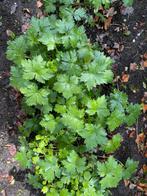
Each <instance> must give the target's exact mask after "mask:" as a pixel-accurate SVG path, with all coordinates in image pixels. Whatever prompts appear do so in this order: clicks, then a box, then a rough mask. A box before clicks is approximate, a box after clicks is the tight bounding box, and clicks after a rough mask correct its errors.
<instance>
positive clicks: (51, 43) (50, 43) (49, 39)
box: [39, 33, 56, 51]
mask: <svg viewBox="0 0 147 196" xmlns="http://www.w3.org/2000/svg"><path fill="white" fill-rule="evenodd" d="M39 41H40V42H41V43H42V44H44V45H46V46H47V49H48V51H50V50H54V49H55V47H56V38H55V35H53V34H52V33H45V34H43V35H42V36H41V37H40V38H39Z"/></svg>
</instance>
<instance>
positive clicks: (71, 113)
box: [7, 2, 140, 195]
mask: <svg viewBox="0 0 147 196" xmlns="http://www.w3.org/2000/svg"><path fill="white" fill-rule="evenodd" d="M71 3H72V2H71ZM7 57H8V59H9V60H11V61H13V62H14V64H15V65H14V66H12V69H11V84H12V86H13V87H15V88H16V89H17V90H19V91H20V92H21V93H22V95H23V96H24V98H23V107H24V109H25V111H26V113H27V114H28V120H26V121H25V122H24V125H23V126H22V127H21V131H22V133H23V135H24V137H22V138H21V145H22V146H21V148H20V152H18V153H17V157H16V158H17V160H19V162H20V164H21V165H22V167H23V168H28V169H30V170H32V171H33V172H34V173H33V174H30V175H29V182H30V183H31V184H32V185H33V186H34V187H35V188H40V189H42V192H43V193H45V194H46V195H89V194H92V195H107V194H108V191H109V189H110V188H112V187H116V186H117V185H118V183H119V182H120V181H121V180H122V179H128V178H130V177H131V175H132V174H133V172H134V171H135V169H136V168H137V162H135V161H133V160H131V159H128V160H127V162H126V164H125V165H123V164H122V163H119V162H118V161H117V160H116V159H115V158H114V157H113V156H112V154H113V152H114V151H115V150H117V149H118V148H119V147H120V145H121V141H122V137H121V135H120V134H116V132H115V130H116V129H117V128H118V127H119V126H121V125H122V124H126V125H128V126H131V125H133V124H134V123H135V121H136V119H137V117H138V115H139V111H140V106H139V105H137V104H136V105H133V104H129V103H128V98H127V96H126V94H124V93H122V92H120V91H118V90H116V89H111V91H110V92H104V90H103V87H104V85H106V84H108V83H112V81H113V73H112V71H111V65H112V63H113V62H112V60H111V59H110V58H109V57H106V56H105V55H104V53H102V52H100V51H99V48H97V47H96V46H95V45H92V44H91V43H90V41H89V40H88V38H87V36H86V33H85V29H84V26H82V25H81V26H79V25H77V24H76V18H75V16H71V17H70V18H67V17H64V15H58V16H56V15H52V16H49V17H44V18H42V19H35V18H33V19H32V22H31V27H30V28H29V30H28V31H27V32H26V34H24V35H22V36H20V37H18V38H16V39H15V40H14V41H10V42H9V46H8V50H7ZM102 155H103V156H102Z"/></svg>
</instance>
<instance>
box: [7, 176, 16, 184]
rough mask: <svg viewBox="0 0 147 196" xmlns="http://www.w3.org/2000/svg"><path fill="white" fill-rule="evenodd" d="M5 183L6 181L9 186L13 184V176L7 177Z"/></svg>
mask: <svg viewBox="0 0 147 196" xmlns="http://www.w3.org/2000/svg"><path fill="white" fill-rule="evenodd" d="M7 181H8V183H9V184H14V182H15V180H14V177H13V176H8V177H7Z"/></svg>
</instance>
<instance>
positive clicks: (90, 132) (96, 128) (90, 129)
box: [78, 124, 107, 150]
mask: <svg viewBox="0 0 147 196" xmlns="http://www.w3.org/2000/svg"><path fill="white" fill-rule="evenodd" d="M78 134H79V135H80V136H81V137H83V138H84V139H85V144H86V147H87V149H88V150H91V149H93V148H95V147H97V145H102V146H103V145H104V144H105V143H106V142H107V138H106V135H107V134H106V132H105V130H104V129H103V128H102V127H101V126H100V125H93V124H86V125H85V129H81V130H80V131H78Z"/></svg>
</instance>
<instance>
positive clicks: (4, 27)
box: [0, 0, 147, 196]
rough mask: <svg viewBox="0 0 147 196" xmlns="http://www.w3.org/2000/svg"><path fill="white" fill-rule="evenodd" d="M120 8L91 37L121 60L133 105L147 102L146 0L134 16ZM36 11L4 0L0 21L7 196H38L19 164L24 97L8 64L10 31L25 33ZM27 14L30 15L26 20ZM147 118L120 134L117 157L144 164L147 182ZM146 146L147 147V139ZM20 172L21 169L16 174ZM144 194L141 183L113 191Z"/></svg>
mask: <svg viewBox="0 0 147 196" xmlns="http://www.w3.org/2000/svg"><path fill="white" fill-rule="evenodd" d="M24 2H26V1H24ZM15 3H16V4H17V7H16V8H15ZM114 7H115V11H117V13H116V14H115V15H114V16H113V19H112V22H111V24H110V27H109V28H108V29H107V30H103V29H101V27H100V26H98V27H97V28H91V29H90V30H88V31H87V34H88V36H89V37H90V39H91V41H92V42H95V41H96V42H98V43H100V44H101V46H102V48H103V50H104V51H105V53H106V54H107V55H110V56H111V57H112V58H114V59H115V64H114V65H113V70H114V73H115V84H116V86H117V87H118V88H119V89H121V90H123V91H125V92H126V93H127V94H128V96H129V100H130V101H131V102H133V103H142V102H143V103H144V102H145V99H146V97H145V91H146V89H145V88H146V74H147V73H146V67H144V62H145V60H146V59H144V58H146V57H144V55H145V53H146V52H147V40H146V37H147V24H146V23H145V22H146V21H145V18H147V10H146V2H145V0H142V1H135V3H134V6H133V9H134V10H131V11H128V14H125V15H123V14H122V13H124V12H123V9H124V8H123V7H122V6H121V4H120V3H116V4H114ZM35 10H36V8H35V4H34V3H32V2H29V1H28V2H26V3H23V1H19V0H17V1H12V0H11V1H8V0H3V1H0V16H2V18H1V20H0V22H1V26H0V34H1V37H0V56H1V62H0V76H1V78H0V87H1V88H0V98H1V104H0V111H1V119H0V122H1V123H0V152H1V154H0V183H1V184H2V185H0V189H1V190H0V191H2V192H1V193H2V194H3V195H8V196H9V195H17V194H19V193H20V194H21V195H22V194H23V195H24V196H25V195H32V194H33V193H31V191H29V190H28V186H26V178H25V171H22V172H21V171H20V170H19V166H18V164H17V163H16V162H15V161H14V160H13V153H15V146H17V145H18V131H17V125H18V124H19V122H20V121H21V120H22V114H21V110H20V102H19V98H20V97H19V96H20V95H19V94H18V93H17V92H16V91H15V90H14V89H12V88H11V87H10V86H9V75H10V74H9V71H10V65H11V63H10V62H8V61H7V60H6V56H5V52H6V47H7V41H8V39H9V38H8V36H9V33H11V32H10V31H8V30H11V31H12V32H14V33H16V34H17V35H19V34H20V33H21V31H22V24H24V23H26V22H28V21H26V20H29V17H31V16H32V15H33V14H35ZM26 14H28V15H29V17H26ZM127 34H128V35H127ZM132 64H134V66H133V65H132ZM135 64H136V65H135ZM130 66H131V67H130ZM106 91H107V88H106ZM145 115H146V114H145V111H144V112H143V113H142V115H141V117H140V118H139V120H138V122H137V123H136V125H135V127H134V129H132V130H128V129H127V128H125V127H120V129H119V130H118V131H119V132H120V133H121V135H123V137H124V140H123V144H122V146H121V148H120V149H119V150H118V151H117V152H116V153H115V156H116V157H117V159H118V160H120V161H121V162H122V163H125V161H126V159H127V158H128V157H130V158H132V159H134V160H137V161H139V168H138V171H137V173H136V175H135V178H136V181H137V182H138V181H139V180H142V179H145V176H144V174H143V173H142V169H141V168H142V167H143V165H145V164H146V158H145V157H144V154H145V149H144V148H143V149H140V144H139V143H136V142H135V140H136V137H137V136H138V135H139V134H141V133H142V132H143V133H144V134H146V133H145V131H146V121H145V118H146V116H145ZM143 142H144V145H145V141H143ZM141 145H142V144H141ZM16 169H17V170H18V171H15V170H16ZM13 176H14V179H15V181H14V179H13ZM13 183H14V184H13ZM132 184H133V185H134V187H133V185H132ZM132 187H133V189H132ZM32 190H33V189H32ZM22 192H23V193H22ZM138 192H139V190H138V187H137V185H136V184H135V181H134V182H133V183H130V185H128V187H127V186H125V184H124V183H123V182H121V183H120V185H119V187H118V188H116V189H113V190H112V193H113V195H114V196H115V195H120V196H121V195H125V196H127V195H128V196H129V195H135V194H136V195H137V194H138ZM35 195H36V193H35Z"/></svg>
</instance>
